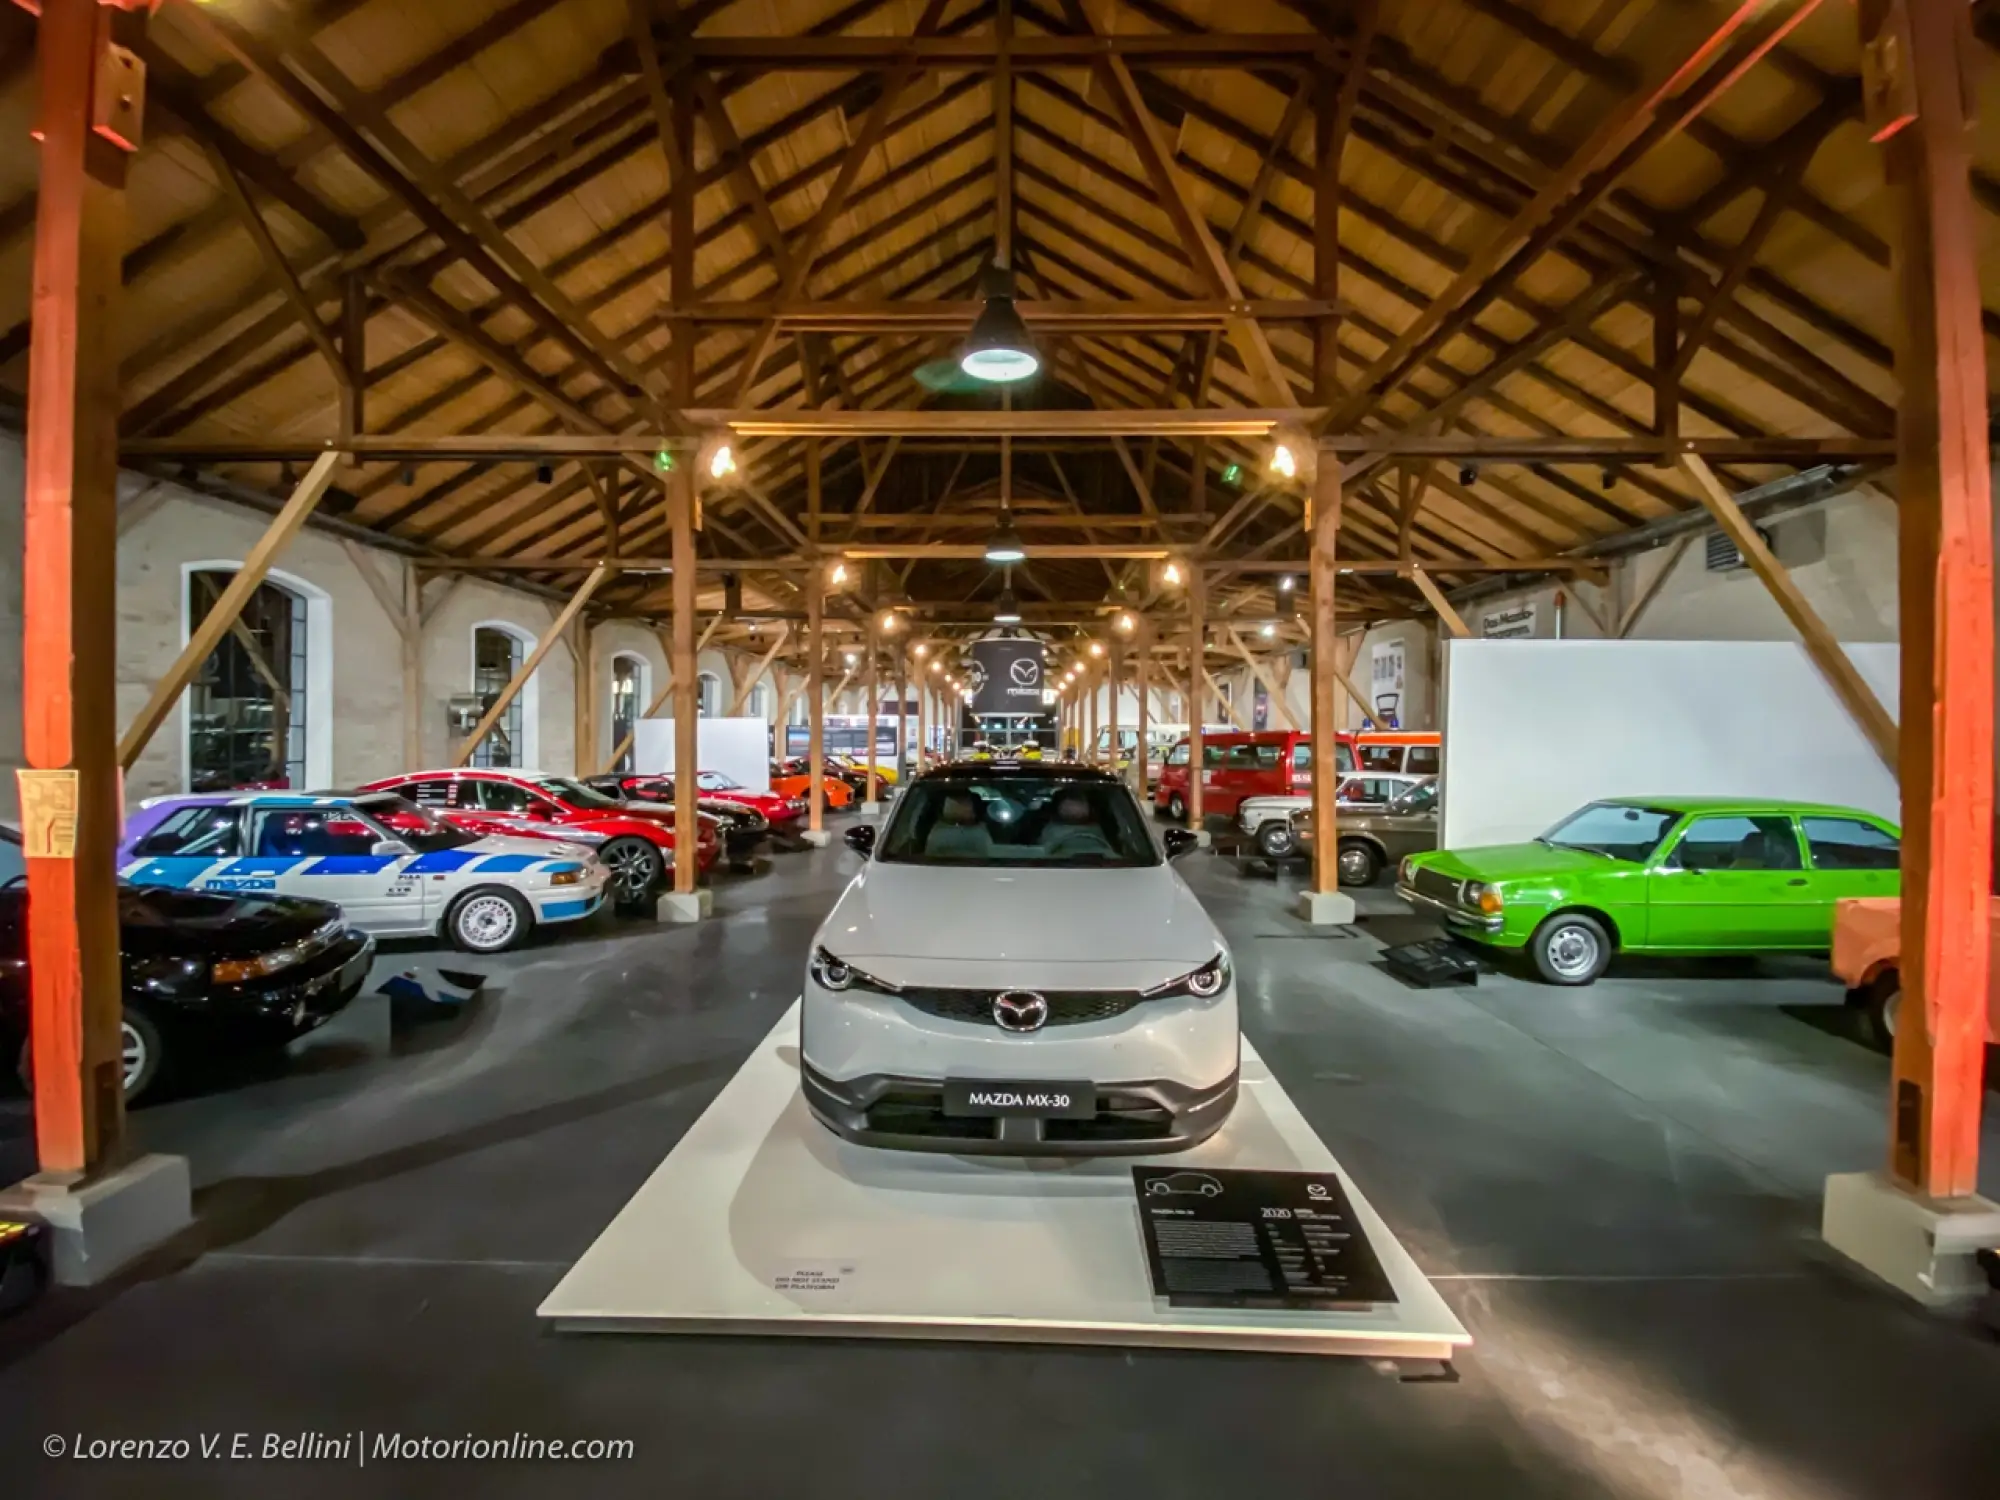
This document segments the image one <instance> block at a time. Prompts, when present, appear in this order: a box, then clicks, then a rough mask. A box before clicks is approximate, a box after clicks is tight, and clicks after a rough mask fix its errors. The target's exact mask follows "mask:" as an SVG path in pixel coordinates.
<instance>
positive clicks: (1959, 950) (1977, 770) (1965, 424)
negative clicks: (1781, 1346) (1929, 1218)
mask: <svg viewBox="0 0 2000 1500" xmlns="http://www.w3.org/2000/svg"><path fill="white" fill-rule="evenodd" d="M1861 25H1862V41H1863V45H1864V50H1865V55H1866V67H1865V69H1864V82H1865V85H1866V87H1865V90H1864V92H1865V93H1866V94H1867V96H1868V123H1869V125H1870V128H1871V130H1873V131H1874V133H1875V135H1876V138H1877V139H1878V140H1880V139H1884V138H1885V137H1886V139H1887V152H1886V166H1887V175H1888V179H1889V184H1890V191H1891V194H1892V196H1893V198H1894V200H1895V203H1896V208H1897V212H1898V218H1899V221H1900V222H1899V226H1898V230H1899V232H1898V233H1897V235H1896V236H1895V237H1894V247H1893V251H1892V256H1893V261H1892V263H1893V266H1894V270H1895V276H1896V286H1897V296H1898V302H1899V309H1898V311H1899V315H1898V316H1897V317H1896V319H1895V320H1894V322H1895V325H1896V327H1897V328H1898V329H1899V330H1900V338H1899V340H1898V344H1897V349H1896V367H1897V368H1896V373H1897V376H1898V378H1899V379H1900V381H1901V384H1902V387H1903V396H1902V403H1901V406H1900V409H1899V412H1898V420H1897V455H1896V456H1897V490H1898V498H1899V500H1900V505H1899V508H1898V510H1899V517H1900V520H1899V529H1898V538H1897V543H1898V550H1899V558H1900V577H1899V580H1898V585H1899V589H1900V596H1901V597H1900V611H1901V639H1902V711H1901V714H1900V716H1899V718H1900V724H1899V731H1900V738H1901V746H1900V750H1899V754H1898V757H1897V759H1898V762H1899V766H1900V769H1901V774H1902V785H1903V941H1902V952H1903V960H1902V982H1903V1004H1902V1010H1901V1024H1900V1025H1899V1026H1898V1027H1897V1031H1896V1049H1895V1064H1894V1083H1893V1085H1892V1087H1893V1094H1892V1097H1891V1101H1890V1133H1889V1134H1890V1145H1889V1169H1890V1173H1891V1175H1892V1176H1893V1177H1894V1178H1895V1180H1896V1181H1897V1182H1898V1183H1899V1184H1900V1185H1902V1186H1903V1187H1906V1188H1909V1189H1913V1190H1916V1191H1919V1192H1922V1193H1925V1194H1928V1195H1929V1196H1930V1197H1932V1198H1957V1197H1962V1196H1966V1195H1969V1194H1972V1193H1974V1192H1976V1191H1977V1187H1978V1176H1979V1114H1980V1105H1981V1074H1982V1072H1983V1069H1984V1066H1985V1058H1986V1045H1985V1044H1986V1010H1987V966H1988V962H1989V954H1988V951H1987V949H1988V942H1987V899H1988V892H1989V891H1990V889H1991V883H1990V871H1991V859H1992V830H1993V511H1992V494H1991V488H1992V469H1991V465H1992V459H1991V457H1990V455H1989V452H1988V447H1987V444H1988V435H1987V434H1988V429H1987V416H1986V349H1985V335H1984V333H1983V330H1982V328H1981V325H1980V297H1979V266H1978V242H1977V238H1976V219H1977V215H1976V213H1975V212H1974V208H1973V203H1972V193H1971V182H1970V170H1971V149H1970V138H1969V136H1968V125H1969V119H1968V113H1969V111H1968V105H1969V100H1968V98H1967V94H1966V91H1965V80H1966V76H1967V75H1966V72H1965V70H1966V69H1968V68H1970V66H1971V65H1972V56H1973V53H1974V52H1975V50H1976V49H1975V48H1974V46H1973V42H1972V37H1971V35H1970V31H1969V26H1968V12H1967V9H1966V7H1965V6H1964V5H1962V4H1955V3H1953V0H1902V3H1901V4H1889V3H1884V0H1870V3H1864V4H1863V5H1862V7H1861Z"/></svg>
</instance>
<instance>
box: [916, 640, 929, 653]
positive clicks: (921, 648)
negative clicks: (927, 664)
mask: <svg viewBox="0 0 2000 1500" xmlns="http://www.w3.org/2000/svg"><path fill="white" fill-rule="evenodd" d="M916 650H917V655H919V656H929V655H930V654H931V648H930V647H929V646H928V645H926V644H925V643H924V642H922V641H918V642H917V647H916Z"/></svg>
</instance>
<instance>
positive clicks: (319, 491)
mask: <svg viewBox="0 0 2000 1500" xmlns="http://www.w3.org/2000/svg"><path fill="white" fill-rule="evenodd" d="M341 460H342V455H341V454H339V453H332V452H329V453H322V454H321V455H320V456H319V457H318V458H317V459H315V460H314V461H313V466H312V467H311V468H310V469H308V470H307V471H306V476H305V478H304V479H302V480H300V481H299V483H298V487H297V488H296V489H294V490H293V491H292V494H291V498H290V499H288V500H287V501H286V502H285V506H284V509H283V510H281V511H279V512H278V513H277V515H275V516H273V517H272V518H271V524H270V525H269V526H267V527H265V528H264V534H263V535H262V536H260V537H259V538H257V545H256V546H254V547H252V548H251V549H250V555H249V556H248V557H246V558H244V559H243V566H242V567H240V568H238V569H237V570H236V576H235V577H234V578H232V579H230V580H229V585H228V587H227V588H225V589H223V591H222V597H221V598H219V599H217V600H216V601H215V608H213V609H211V610H210V611H209V612H208V613H207V614H206V615H204V616H203V617H202V620H201V623H200V624H199V625H196V626H195V627H194V628H193V629H192V630H190V631H189V632H188V640H187V644H186V645H185V646H183V647H182V648H181V654H180V655H179V656H177V657H176V658H174V664H173V665H172V666H171V667H169V668H168V669H167V675H166V676H164V677H162V678H161V679H160V680H159V681H158V682H157V683H155V684H154V685H153V692H152V695H151V696H150V697H148V698H147V700H146V706H145V707H144V708H142V709H140V710H139V716H138V717H137V718H135V719H134V720H133V721H132V723H131V724H130V725H129V726H128V727H127V728H126V730H125V733H124V735H123V736H122V737H121V738H120V739H119V741H118V764H119V765H120V766H122V767H124V768H125V769H126V770H127V771H129V770H131V769H132V767H133V766H134V765H136V764H137V763H138V760H139V757H140V756H141V755H142V754H144V753H145V749H146V746H147V745H148V744H149V743H150V742H151V741H152V738H153V736H154V735H155V734H156V733H158V732H159V728H160V725H161V724H163V723H164V722H166V717H167V714H168V713H169V712H170V711H171V710H172V708H173V706H174V704H175V703H177V702H179V701H180V696H181V693H182V691H183V690H185V689H186V687H187V685H188V681H189V680H190V679H191V678H192V677H193V676H194V674H195V673H196V671H198V670H199V669H200V667H201V664H202V663H203V662H205V661H207V660H208V658H209V654H210V653H211V652H213V651H214V650H215V648H216V645H217V644H218V643H219V642H220V641H221V640H222V638H223V636H225V635H227V634H228V633H229V627H230V626H231V625H233V624H235V623H236V620H237V618H238V617H239V616H240V615H241V614H242V613H243V606H244V605H245V604H247V603H249V602H250V596H251V595H252V594H254V593H256V592H257V588H258V586H259V585H260V584H262V583H263V581H264V579H265V576H266V575H267V574H269V573H270V571H271V564H272V563H273V562H274V561H276V560H277V556H278V554H279V553H280V552H282V551H284V549H285V545H286V544H287V543H288V542H290V541H291V539H292V538H293V537H295V536H297V535H298V534H299V530H300V528H301V527H303V526H304V525H305V524H306V517H308V516H310V515H311V514H312V513H313V507H314V506H316V505H318V504H319V501H320V497H321V496H322V495H324V494H325V493H326V491H327V487H328V486H329V485H331V484H332V483H333V471H334V469H335V467H336V466H337V465H338V464H339V463H340V462H341Z"/></svg>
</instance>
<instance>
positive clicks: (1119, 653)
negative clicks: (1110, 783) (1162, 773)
mask: <svg viewBox="0 0 2000 1500" xmlns="http://www.w3.org/2000/svg"><path fill="white" fill-rule="evenodd" d="M1110 651H1111V668H1110V670H1109V672H1108V673H1107V674H1106V675H1107V677H1108V678H1109V680H1110V684H1111V702H1110V705H1109V714H1108V717H1109V722H1110V726H1111V734H1110V741H1111V743H1110V746H1109V749H1108V752H1107V753H1108V754H1109V756H1110V762H1109V765H1110V769H1111V771H1112V772H1113V773H1114V774H1116V772H1117V770H1118V694H1119V693H1120V692H1121V691H1123V689H1124V685H1125V643H1124V642H1123V641H1121V640H1119V639H1118V637H1117V636H1116V635H1114V636H1112V638H1111V647H1110Z"/></svg>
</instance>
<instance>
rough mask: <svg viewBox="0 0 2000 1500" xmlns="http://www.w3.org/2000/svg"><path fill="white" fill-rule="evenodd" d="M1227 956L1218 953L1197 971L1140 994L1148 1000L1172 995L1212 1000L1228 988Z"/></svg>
mask: <svg viewBox="0 0 2000 1500" xmlns="http://www.w3.org/2000/svg"><path fill="white" fill-rule="evenodd" d="M1229 978H1230V968H1229V955H1228V954H1227V953H1218V954H1216V955H1215V957H1213V958H1211V959H1210V960H1209V961H1208V962H1207V963H1205V964H1203V965H1202V966H1201V967H1200V968H1199V969H1195V970H1193V971H1191V972H1190V973H1186V974H1183V975H1181V976H1180V977H1179V978H1177V979H1169V980H1168V981H1167V982H1166V983H1164V984H1156V985H1154V986H1153V987H1152V988H1151V989H1150V990H1143V991H1141V992H1140V993H1141V994H1143V995H1144V997H1145V998H1146V999H1148V1000H1163V999H1166V998H1168V997H1170V996H1173V995H1192V996H1194V998H1195V999H1197V1000H1213V999H1214V998H1215V997H1216V996H1217V995H1219V994H1221V993H1222V992H1223V991H1224V990H1226V989H1228V988H1229Z"/></svg>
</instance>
